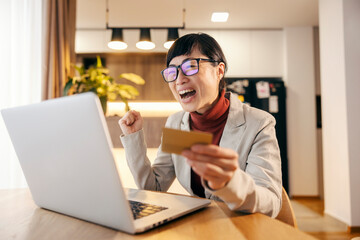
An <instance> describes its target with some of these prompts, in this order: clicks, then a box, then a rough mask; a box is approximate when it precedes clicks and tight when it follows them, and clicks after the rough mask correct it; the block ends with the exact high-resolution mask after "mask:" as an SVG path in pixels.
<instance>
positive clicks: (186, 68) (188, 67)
mask: <svg viewBox="0 0 360 240" xmlns="http://www.w3.org/2000/svg"><path fill="white" fill-rule="evenodd" d="M181 70H182V72H183V73H184V74H185V75H186V76H191V75H194V74H196V73H197V72H198V71H199V65H198V61H196V60H195V59H189V60H187V61H186V62H183V64H181Z"/></svg>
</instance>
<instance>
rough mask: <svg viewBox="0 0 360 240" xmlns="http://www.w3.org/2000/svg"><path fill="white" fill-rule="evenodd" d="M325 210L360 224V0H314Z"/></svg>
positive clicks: (354, 224)
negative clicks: (317, 1)
mask: <svg viewBox="0 0 360 240" xmlns="http://www.w3.org/2000/svg"><path fill="white" fill-rule="evenodd" d="M319 11H320V12H319V13H320V15H319V17H320V26H319V29H320V57H321V87H322V91H321V92H322V119H323V153H324V155H323V157H324V160H323V162H324V197H325V212H326V213H327V214H330V215H332V216H334V217H336V218H338V219H340V220H342V221H343V222H345V223H347V224H348V225H350V226H360V207H359V203H360V191H359V183H360V176H359V170H360V161H359V156H360V148H359V142H360V125H359V122H360V108H359V103H360V95H359V91H360V83H359V76H360V68H359V63H360V48H359V42H360V28H359V22H360V2H359V1H358V0H346V1H343V0H320V2H319Z"/></svg>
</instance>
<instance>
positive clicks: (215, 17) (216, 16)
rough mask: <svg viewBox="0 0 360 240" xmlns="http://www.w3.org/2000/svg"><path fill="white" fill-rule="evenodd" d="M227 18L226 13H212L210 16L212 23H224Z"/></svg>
mask: <svg viewBox="0 0 360 240" xmlns="http://www.w3.org/2000/svg"><path fill="white" fill-rule="evenodd" d="M228 17H229V13H228V12H213V14H212V15H211V21H212V22H226V21H227V19H228Z"/></svg>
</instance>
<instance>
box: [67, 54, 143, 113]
mask: <svg viewBox="0 0 360 240" xmlns="http://www.w3.org/2000/svg"><path fill="white" fill-rule="evenodd" d="M74 67H75V69H76V71H77V72H78V76H74V77H68V81H67V82H66V84H65V87H64V91H63V95H64V96H66V95H70V94H76V93H82V92H89V91H91V92H94V93H95V94H96V95H97V96H98V97H99V99H100V102H101V106H102V108H103V111H104V114H106V110H107V107H106V106H107V101H114V100H116V99H117V98H118V97H119V98H120V99H121V101H123V102H124V103H125V110H126V111H129V110H130V108H129V104H128V100H129V99H134V98H135V97H136V96H139V91H138V90H137V89H136V88H135V87H133V86H131V85H128V84H119V83H116V82H115V80H114V79H113V78H112V77H111V76H110V75H109V69H107V68H104V67H103V66H102V63H101V59H100V57H99V56H97V64H96V67H94V66H91V67H90V68H88V69H85V68H84V66H81V67H78V66H75V65H74ZM119 78H123V79H126V80H129V81H131V82H133V83H135V84H138V85H143V84H145V80H144V79H143V78H142V77H140V76H139V75H137V74H134V73H123V74H120V75H119Z"/></svg>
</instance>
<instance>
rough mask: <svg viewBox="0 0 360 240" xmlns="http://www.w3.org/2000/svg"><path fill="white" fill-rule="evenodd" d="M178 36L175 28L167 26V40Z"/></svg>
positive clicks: (172, 39) (173, 39)
mask: <svg viewBox="0 0 360 240" xmlns="http://www.w3.org/2000/svg"><path fill="white" fill-rule="evenodd" d="M178 38H179V31H178V29H177V28H169V29H168V37H167V40H168V41H175V40H176V39H178Z"/></svg>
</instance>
